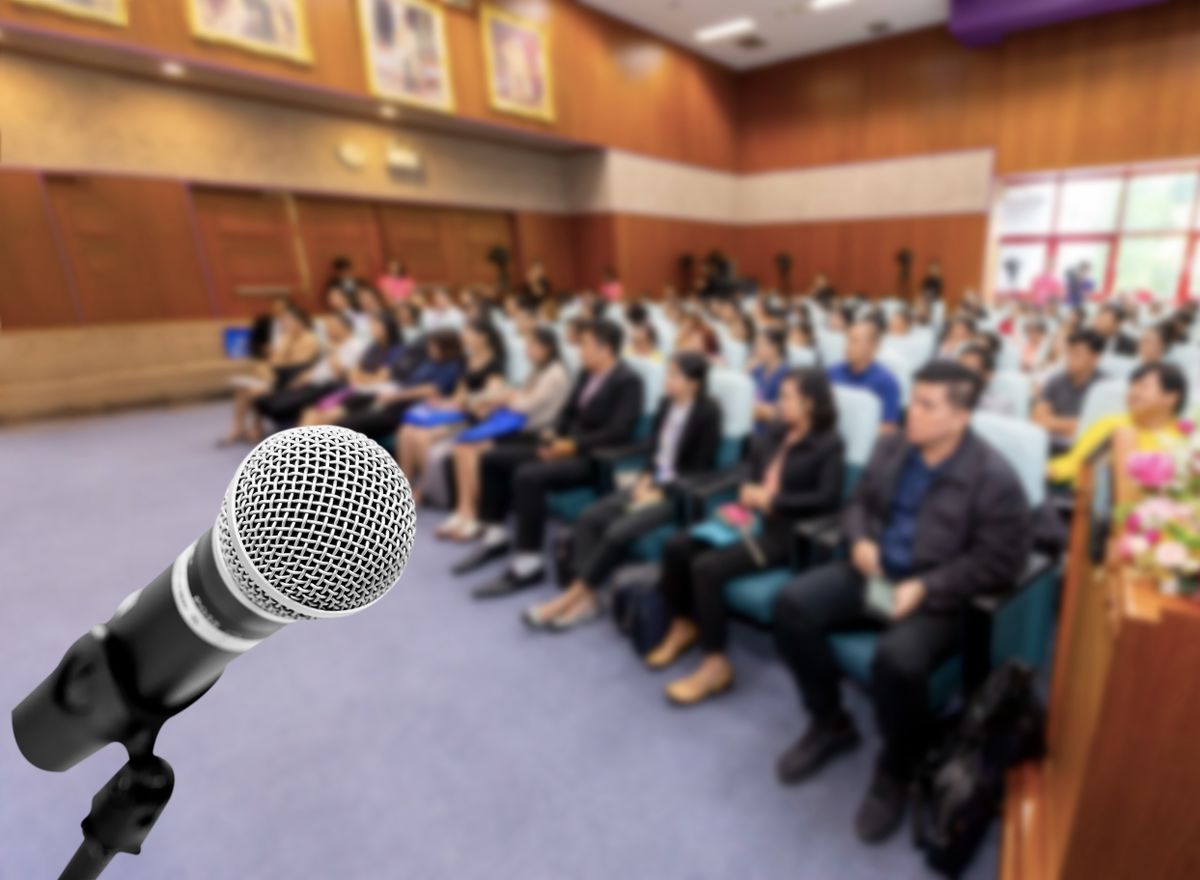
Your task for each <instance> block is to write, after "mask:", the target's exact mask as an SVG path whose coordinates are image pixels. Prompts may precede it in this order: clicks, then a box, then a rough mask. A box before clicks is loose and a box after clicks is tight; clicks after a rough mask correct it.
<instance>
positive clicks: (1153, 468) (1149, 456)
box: [1126, 452, 1175, 490]
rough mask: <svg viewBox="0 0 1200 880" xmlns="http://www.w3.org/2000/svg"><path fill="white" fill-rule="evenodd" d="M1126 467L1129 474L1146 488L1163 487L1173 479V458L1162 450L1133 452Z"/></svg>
mask: <svg viewBox="0 0 1200 880" xmlns="http://www.w3.org/2000/svg"><path fill="white" fill-rule="evenodd" d="M1126 467H1127V469H1128V471H1129V476H1131V477H1133V478H1134V479H1135V480H1137V482H1138V484H1139V485H1141V486H1144V487H1145V488H1147V489H1152V490H1155V489H1164V488H1166V487H1167V486H1169V485H1171V481H1172V480H1173V479H1175V460H1174V459H1172V458H1171V456H1169V455H1167V454H1165V453H1162V452H1135V453H1133V455H1131V456H1129V463H1128V465H1127V466H1126Z"/></svg>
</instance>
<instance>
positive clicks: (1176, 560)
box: [1154, 541, 1188, 571]
mask: <svg viewBox="0 0 1200 880" xmlns="http://www.w3.org/2000/svg"><path fill="white" fill-rule="evenodd" d="M1154 563H1155V565H1159V566H1161V567H1163V568H1166V569H1169V570H1171V571H1180V570H1182V569H1183V568H1184V567H1185V566H1187V564H1188V551H1187V547H1185V546H1183V545H1182V544H1180V543H1179V542H1178V541H1164V542H1163V543H1161V544H1159V545H1158V546H1157V547H1156V548H1154Z"/></svg>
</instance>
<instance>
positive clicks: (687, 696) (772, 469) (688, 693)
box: [646, 368, 845, 705]
mask: <svg viewBox="0 0 1200 880" xmlns="http://www.w3.org/2000/svg"><path fill="white" fill-rule="evenodd" d="M844 458H845V449H844V445H843V443H842V438H841V436H840V435H839V434H838V432H837V408H836V404H835V403H834V397H833V389H832V387H831V386H830V383H829V380H828V379H827V378H826V377H825V376H824V375H823V374H822V373H821V371H820V370H819V369H816V368H803V369H798V370H793V371H792V372H790V373H788V375H787V378H786V379H784V382H783V386H782V387H781V388H780V392H779V421H778V422H776V423H774V424H773V425H771V426H770V427H769V428H768V429H767V430H766V431H764V432H762V433H760V434H757V435H755V437H754V439H753V440H752V441H751V447H750V466H749V474H748V482H746V483H744V484H743V485H742V486H741V489H740V491H739V494H738V502H739V504H740V505H741V507H742V508H743V509H745V510H746V511H749V512H751V513H753V514H755V515H757V517H759V518H760V520H761V531H760V532H759V533H757V534H754V535H751V536H746V537H744V538H743V540H737V541H734V542H732V543H729V544H727V545H725V546H721V547H714V546H712V545H711V544H710V543H708V542H707V541H705V540H701V539H699V538H697V537H695V536H694V535H693V534H692V533H691V532H690V531H687V532H681V533H680V534H678V535H676V536H675V537H673V538H671V539H670V540H669V541H668V542H667V546H666V548H665V551H664V554H663V573H662V585H661V588H662V591H663V595H664V597H665V598H666V601H667V607H668V609H669V612H670V615H671V625H670V628H669V629H668V630H667V633H666V636H665V637H664V638H663V640H662V643H661V644H660V645H659V646H658V647H656V648H655V649H654V650H653V651H651V652H650V653H649V654H648V655H646V664H647V665H648V666H650V667H651V668H652V669H661V668H664V667H666V666H670V665H671V664H672V663H674V662H675V661H676V660H678V659H679V657H680V656H681V655H682V654H683V653H684V652H685V651H687V650H688V649H689V648H690V647H691V646H692V645H694V644H696V643H697V642H699V644H700V648H701V650H702V651H703V652H704V657H703V659H702V660H701V662H700V665H699V666H698V667H697V668H696V669H695V671H693V672H692V673H691V674H690V675H688V676H686V677H684V678H681V679H679V680H678V681H675V682H672V683H671V684H670V685H668V686H667V697H668V699H670V700H671V701H672V702H674V703H676V704H679V705H691V704H693V703H699V702H701V701H703V700H705V699H708V698H709V697H712V696H716V695H717V694H720V693H722V692H723V691H725V690H728V688H729V687H730V686H731V685H732V684H733V667H732V666H731V665H730V662H729V658H728V657H727V656H726V654H725V641H726V631H727V629H728V620H727V618H728V612H727V611H726V609H725V597H724V588H725V584H727V583H728V582H729V581H731V580H733V579H734V578H738V577H741V576H743V575H748V574H753V573H755V572H758V571H764V570H766V569H768V568H775V567H777V566H780V565H785V564H787V562H788V560H789V558H790V553H791V550H792V548H793V545H794V542H795V541H796V536H795V524H796V522H797V521H799V520H802V519H805V518H808V517H813V516H819V515H823V514H828V513H832V512H833V511H835V510H837V508H838V505H839V504H840V502H841V497H842V483H843V468H844Z"/></svg>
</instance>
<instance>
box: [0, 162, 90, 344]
mask: <svg viewBox="0 0 1200 880" xmlns="http://www.w3.org/2000/svg"><path fill="white" fill-rule="evenodd" d="M47 206H48V199H47V196H46V188H45V184H44V183H43V181H42V178H41V177H40V176H39V175H38V174H35V173H34V172H32V171H8V170H4V171H0V278H3V279H4V280H3V282H0V322H3V326H4V327H9V328H11V327H65V326H69V325H71V324H76V323H78V322H79V321H80V320H81V317H82V316H81V315H80V314H79V312H78V310H77V308H76V304H75V301H74V299H75V298H74V292H73V291H72V289H71V284H70V280H69V279H68V278H67V275H66V273H65V272H64V271H63V266H64V265H65V264H64V262H63V260H62V259H61V258H60V252H61V247H62V243H61V239H60V238H59V237H58V236H57V235H56V233H55V230H54V227H53V224H52V221H51V215H50V212H49V210H47Z"/></svg>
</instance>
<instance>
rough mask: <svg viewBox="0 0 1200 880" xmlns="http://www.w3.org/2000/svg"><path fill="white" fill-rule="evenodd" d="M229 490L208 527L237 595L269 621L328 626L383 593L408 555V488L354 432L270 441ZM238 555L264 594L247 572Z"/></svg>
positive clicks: (298, 433) (303, 433) (313, 432)
mask: <svg viewBox="0 0 1200 880" xmlns="http://www.w3.org/2000/svg"><path fill="white" fill-rule="evenodd" d="M234 481H235V482H234V485H233V486H232V487H231V491H230V492H229V493H227V494H226V499H225V502H224V503H223V504H222V505H221V514H220V516H219V517H218V519H217V530H216V531H217V540H218V544H219V546H220V551H221V555H222V557H223V558H224V561H225V563H226V566H227V567H228V569H229V572H230V574H231V575H232V576H233V578H234V579H235V580H236V581H237V582H238V587H239V588H240V589H241V590H242V592H243V594H244V595H245V596H246V597H247V598H249V599H250V600H251V601H252V602H253V603H254V604H255V605H257V606H258V607H259V608H261V609H263V610H264V611H266V612H268V613H269V614H271V615H273V616H275V617H280V618H284V619H289V620H291V619H298V618H305V617H325V616H335V615H339V614H347V613H350V612H352V611H356V610H358V609H360V608H362V607H364V606H366V605H370V604H371V603H372V602H374V601H375V600H376V599H378V598H379V597H380V596H382V595H383V594H384V593H386V592H387V591H388V590H389V589H391V587H392V585H393V584H394V583H395V582H396V579H397V578H399V576H400V573H401V571H403V569H404V565H405V563H406V562H407V561H408V555H409V553H410V552H412V546H413V540H414V538H415V537H416V512H415V509H414V506H413V499H412V492H411V490H410V489H409V485H408V480H407V479H405V477H404V473H403V472H402V471H401V470H400V468H399V466H397V464H396V462H395V461H394V460H393V459H392V457H391V455H389V454H388V453H387V451H386V450H384V449H383V448H382V447H381V446H380V445H379V444H377V443H375V442H374V441H373V440H370V439H369V438H367V437H365V436H364V435H362V434H359V433H357V432H354V431H350V430H347V429H345V428H337V427H329V426H320V427H310V428H295V429H293V430H290V431H281V432H280V433H278V434H273V435H272V436H270V437H268V438H267V439H266V440H264V441H263V442H262V443H260V444H259V445H258V446H256V447H255V448H254V449H253V450H252V451H251V452H250V454H249V455H248V456H247V457H246V460H245V461H244V462H243V463H242V467H241V468H240V469H239V471H238V474H237V476H236V477H235V478H234ZM230 499H232V508H233V509H232V511H231V510H230V509H229V507H230ZM235 530H236V534H235ZM239 547H240V549H241V550H242V553H244V554H245V559H246V560H248V561H249V564H250V566H251V567H252V568H253V570H254V572H257V574H258V575H259V576H260V577H261V578H262V579H263V580H264V581H265V582H266V583H267V584H268V585H269V587H270V590H267V589H264V588H263V587H262V586H261V585H260V584H259V583H257V580H256V578H254V577H253V575H252V574H251V573H250V572H249V571H248V570H247V566H246V565H245V564H244V561H245V560H243V559H242V557H241V554H239V553H238V552H237V549H238V548H239ZM272 593H278V594H280V595H281V596H282V597H284V598H285V599H287V600H289V602H290V603H294V604H295V605H297V606H299V607H300V609H301V610H297V608H295V607H293V606H292V605H291V604H285V603H283V602H281V601H279V598H278V597H276V596H274V595H272Z"/></svg>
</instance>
